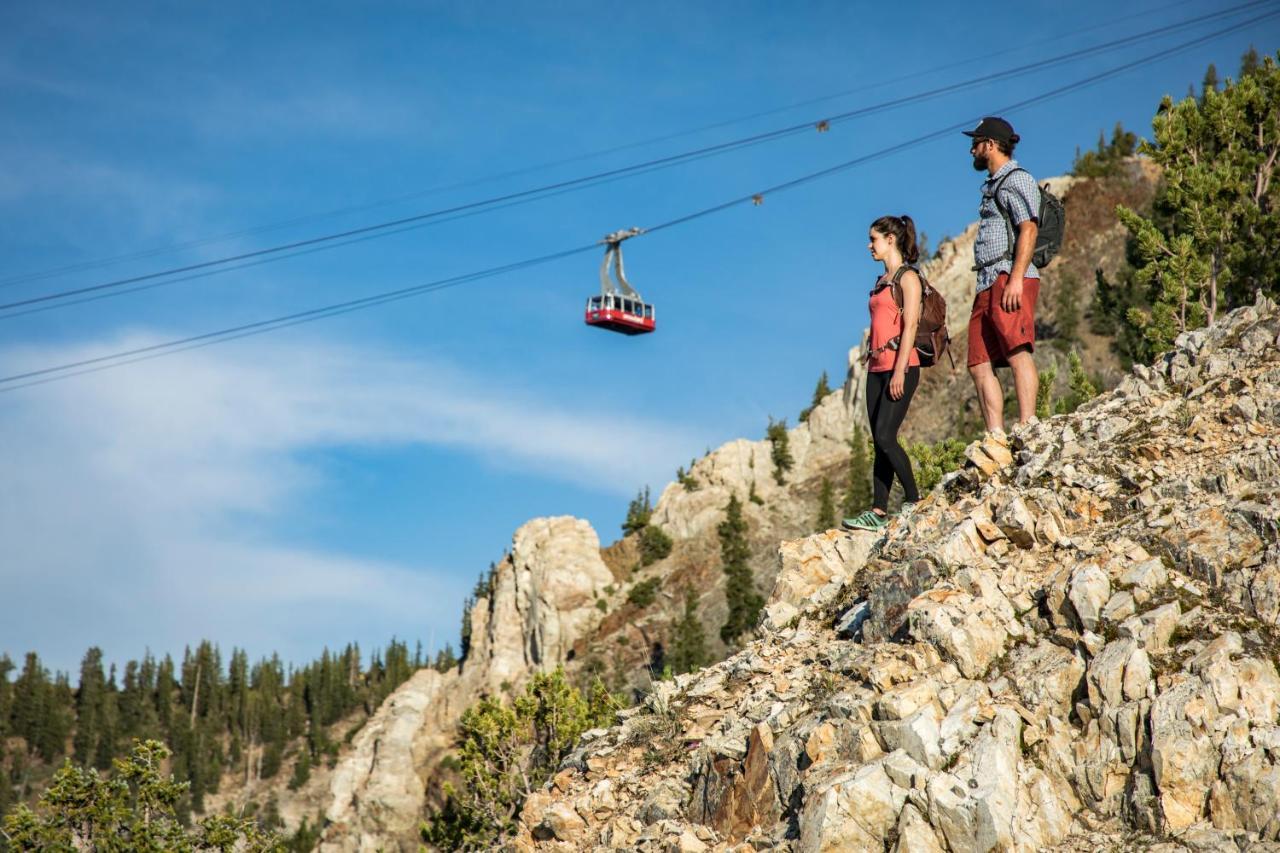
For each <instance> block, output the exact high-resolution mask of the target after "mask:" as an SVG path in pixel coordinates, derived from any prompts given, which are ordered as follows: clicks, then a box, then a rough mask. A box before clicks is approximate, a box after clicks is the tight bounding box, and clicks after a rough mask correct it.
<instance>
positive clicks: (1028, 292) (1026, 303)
mask: <svg viewBox="0 0 1280 853" xmlns="http://www.w3.org/2000/svg"><path fill="white" fill-rule="evenodd" d="M964 134H965V135H966V136H968V137H970V138H972V140H973V144H972V145H971V146H970V148H969V153H970V154H971V155H973V168H974V169H975V170H977V171H979V172H981V171H984V170H985V171H986V173H987V180H986V181H984V182H983V184H982V203H981V204H980V205H979V207H978V213H979V221H978V239H977V241H976V242H975V243H974V246H973V260H974V266H973V269H974V270H976V271H977V273H978V284H977V295H976V296H975V297H974V300H973V313H972V314H971V315H970V317H969V358H968V365H969V375H970V376H972V377H973V384H974V387H975V388H976V389H977V391H978V402H979V404H980V405H981V406H982V419H983V421H985V422H986V426H987V431H988V432H991V433H994V434H996V435H997V436H1003V435H1004V393H1003V392H1002V391H1001V389H1000V381H999V380H998V379H996V374H995V368H997V367H1009V368H1010V369H1011V370H1012V371H1013V388H1014V393H1015V394H1016V395H1017V398H1018V425H1019V426H1021V425H1023V424H1026V423H1028V422H1029V421H1030V420H1031V419H1032V418H1033V417H1035V411H1036V385H1037V383H1038V381H1039V378H1038V376H1037V374H1036V364H1035V361H1033V360H1032V358H1031V353H1032V350H1034V349H1035V342H1036V319H1035V305H1036V297H1037V296H1038V295H1039V292H1040V272H1039V271H1038V270H1037V269H1036V268H1035V265H1034V264H1032V262H1031V256H1032V255H1033V254H1034V253H1035V247H1036V235H1037V233H1038V229H1039V222H1038V220H1037V218H1036V217H1037V215H1038V213H1039V211H1040V189H1039V187H1037V186H1036V182H1035V178H1033V177H1032V176H1031V175H1030V173H1028V172H1027V171H1026V170H1025V169H1022V168H1020V167H1019V166H1018V162H1017V161H1016V160H1014V159H1013V149H1014V147H1015V146H1016V145H1017V144H1018V141H1019V137H1018V134H1016V133H1014V132H1013V126H1012V125H1010V124H1009V122H1007V121H1005V120H1004V119H1002V118H998V117H995V116H988V117H986V118H984V119H983V120H982V121H980V122H978V126H977V127H975V128H974V129H973V130H966V131H964ZM1006 217H1007V218H1006ZM1010 243H1012V244H1013V245H1010Z"/></svg>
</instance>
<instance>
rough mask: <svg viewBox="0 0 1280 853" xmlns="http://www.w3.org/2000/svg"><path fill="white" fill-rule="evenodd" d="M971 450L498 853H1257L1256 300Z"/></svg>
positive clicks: (1270, 465)
mask: <svg viewBox="0 0 1280 853" xmlns="http://www.w3.org/2000/svg"><path fill="white" fill-rule="evenodd" d="M1010 450H1011V452H1012V457H1014V458H1010V457H1009V455H1008V453H1009V451H1010ZM969 452H970V458H971V463H970V465H969V467H967V468H966V469H965V470H964V471H961V472H957V474H955V475H952V476H951V477H950V478H949V482H948V483H947V484H946V485H945V487H944V488H941V489H939V490H937V491H935V492H934V493H933V494H932V495H931V496H930V497H929V498H928V499H926V501H925V502H923V505H922V506H921V507H920V509H919V510H918V511H917V513H916V515H915V517H914V518H913V519H912V520H911V522H910V523H906V522H902V521H898V522H895V523H894V524H893V525H891V526H890V528H889V529H888V531H887V532H886V533H885V534H884V535H883V536H881V537H876V536H875V535H874V534H844V533H839V532H834V531H833V532H828V533H824V534H818V535H817V536H815V537H811V538H810V540H809V543H808V546H807V547H809V548H810V549H811V550H812V552H813V554H814V557H813V559H817V560H822V561H823V562H824V563H825V564H826V565H825V572H817V573H814V572H812V571H808V572H806V570H805V569H804V568H803V566H802V565H801V564H800V563H793V564H792V565H791V568H790V569H788V570H787V571H786V572H784V574H783V575H782V576H781V578H780V581H779V584H778V596H779V598H776V599H775V601H774V602H771V603H772V604H777V603H778V602H779V601H785V602H786V603H788V604H789V605H790V606H792V607H794V608H796V617H795V618H794V619H793V620H792V621H791V622H789V623H788V624H787V625H785V626H779V627H775V628H773V629H769V630H767V631H766V634H765V636H764V637H763V638H762V639H760V640H758V641H755V642H753V643H750V644H749V645H748V646H747V647H746V648H745V649H744V650H743V651H741V652H739V653H738V654H735V655H734V656H732V657H730V658H729V659H727V660H725V661H723V662H722V663H719V664H716V665H714V666H712V667H709V668H707V669H705V670H702V671H700V672H698V673H694V674H691V675H689V676H682V677H679V678H677V679H676V680H675V682H674V683H661V684H658V685H655V689H654V691H653V692H652V693H651V694H650V696H649V697H648V699H647V700H646V702H645V703H644V705H643V706H641V707H640V708H637V709H633V710H632V711H628V712H625V713H624V714H622V715H620V717H623V718H624V719H623V720H622V722H621V723H620V724H619V725H617V726H615V727H614V728H611V729H608V730H597V731H595V732H592V733H590V736H589V737H588V738H587V739H586V741H587V742H586V744H585V745H584V746H583V747H582V748H581V749H580V750H579V751H578V753H576V754H575V755H574V756H572V757H571V758H570V760H568V761H567V762H566V763H565V765H564V766H563V767H562V769H561V772H560V773H559V774H558V775H557V776H556V777H555V779H554V781H553V782H552V783H550V784H549V785H548V786H547V788H546V789H545V790H543V791H541V792H539V793H538V794H536V795H535V796H534V797H532V798H530V800H529V801H528V802H527V803H526V807H525V811H524V815H523V820H522V824H521V833H520V835H519V837H518V838H516V839H515V840H514V841H513V842H512V843H511V845H510V848H511V849H516V850H590V849H617V848H622V847H625V848H627V849H640V850H645V849H654V850H657V849H662V850H683V851H697V850H707V849H717V850H720V849H731V848H733V847H734V846H735V845H737V844H739V843H741V842H744V841H747V842H750V845H751V846H750V848H745V849H761V848H762V847H770V848H774V849H788V850H804V851H818V850H875V851H882V850H886V849H894V850H903V851H905V850H912V851H915V850H991V849H1001V850H1044V849H1051V848H1054V847H1055V846H1061V847H1062V848H1063V849H1081V850H1083V849H1086V848H1087V849H1097V847H1098V846H1100V845H1106V846H1110V847H1114V846H1123V847H1131V846H1135V845H1143V846H1145V845H1148V844H1156V843H1157V842H1159V841H1161V840H1162V839H1170V840H1169V841H1168V843H1167V844H1166V845H1165V846H1164V847H1163V848H1162V849H1169V850H1173V849H1238V848H1237V845H1240V849H1242V848H1243V846H1246V845H1249V844H1256V843H1261V842H1275V841H1276V840H1277V838H1280V817H1278V816H1280V726H1277V719H1278V717H1280V675H1277V670H1276V659H1277V653H1278V652H1280V626H1278V623H1280V310H1278V309H1277V307H1276V305H1275V304H1274V303H1272V302H1269V301H1266V300H1263V299H1260V300H1259V302H1258V304H1257V305H1256V306H1254V307H1250V308H1244V309H1240V310H1238V311H1236V312H1234V313H1233V314H1231V315H1230V316H1229V317H1227V318H1225V319H1224V320H1223V321H1222V322H1221V323H1220V324H1219V325H1218V326H1216V327H1215V328H1213V329H1212V330H1208V331H1200V332H1195V333H1191V334H1187V335H1184V336H1183V337H1182V338H1180V339H1179V341H1178V348H1177V349H1176V350H1175V351H1174V352H1172V353H1169V354H1167V355H1166V357H1165V358H1164V359H1163V360H1162V362H1161V363H1160V364H1158V365H1156V366H1155V367H1154V368H1146V367H1141V366H1139V367H1137V368H1135V370H1134V372H1133V374H1132V375H1131V376H1129V377H1126V378H1125V379H1124V381H1122V382H1121V383H1120V385H1119V387H1118V388H1117V389H1116V390H1115V391H1114V392H1112V393H1109V394H1106V395H1104V396H1102V397H1099V398H1097V399H1095V400H1094V401H1093V402H1091V403H1089V404H1087V405H1086V406H1084V407H1083V408H1082V409H1081V410H1080V411H1078V412H1077V413H1075V414H1073V415H1069V416H1058V417H1055V418H1053V419H1051V420H1049V421H1046V422H1044V423H1041V424H1039V425H1037V426H1035V427H1034V428H1031V429H1029V430H1026V431H1025V432H1023V433H1022V434H1020V435H1019V436H1018V437H1017V438H1015V440H1014V443H1013V446H1012V448H1010V449H1006V448H1004V447H1003V445H999V444H996V443H993V442H990V441H988V442H987V443H985V444H983V443H975V444H974V445H973V446H972V447H971V448H970V451H969ZM1006 460H1007V462H1008V464H1006V465H1003V466H1002V465H1000V464H999V463H1001V462H1004V461H1006ZM868 539H872V540H874V541H873V542H868V541H867V540H868ZM842 542H843V546H842V544H841V543H842ZM859 546H861V547H859ZM788 547H791V548H792V549H793V550H794V549H795V548H796V547H797V546H795V545H794V544H793V545H790V546H784V552H785V551H786V549H787V548H788ZM806 575H808V576H810V577H809V579H808V580H807V581H806V579H805V576H806ZM824 576H829V577H830V578H832V579H833V580H832V581H830V582H828V583H827V584H826V585H825V589H826V592H825V593H823V594H819V590H820V589H822V588H823V587H821V586H820V585H821V584H822V583H823V577H824ZM788 599H789V600H788ZM1175 836H1176V839H1177V840H1172V839H1173V838H1174V837H1175Z"/></svg>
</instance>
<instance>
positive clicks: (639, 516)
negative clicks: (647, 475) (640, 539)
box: [622, 486, 653, 536]
mask: <svg viewBox="0 0 1280 853" xmlns="http://www.w3.org/2000/svg"><path fill="white" fill-rule="evenodd" d="M652 516H653V504H651V503H650V502H649V487H648V486H645V487H644V488H643V489H642V490H640V491H639V492H638V493H637V494H636V496H635V498H634V499H633V500H632V501H631V503H630V504H628V505H627V517H626V520H624V521H623V522H622V533H623V535H625V536H630V535H631V534H632V533H639V532H640V531H641V530H643V529H644V527H645V525H647V524H648V523H649V519H650V517H652Z"/></svg>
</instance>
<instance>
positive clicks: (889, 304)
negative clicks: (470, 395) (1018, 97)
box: [867, 276, 920, 373]
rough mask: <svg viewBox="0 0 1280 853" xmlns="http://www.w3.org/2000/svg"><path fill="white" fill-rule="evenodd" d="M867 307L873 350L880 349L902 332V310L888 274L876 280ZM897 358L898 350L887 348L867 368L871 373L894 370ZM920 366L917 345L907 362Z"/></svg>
mask: <svg viewBox="0 0 1280 853" xmlns="http://www.w3.org/2000/svg"><path fill="white" fill-rule="evenodd" d="M867 309H868V310H869V311H870V312H871V349H872V350H876V349H879V348H880V347H882V346H884V345H885V344H887V343H889V341H891V340H893V339H894V338H896V337H899V336H900V335H901V334H902V312H901V311H899V310H898V303H896V302H894V301H893V287H892V280H891V279H890V278H889V277H888V276H881V277H880V278H879V279H877V280H876V286H875V289H873V290H872V291H871V301H870V302H869V303H867ZM897 360H898V351H897V350H894V349H887V350H885V351H884V352H882V353H880V354H879V355H877V356H875V357H874V358H872V359H871V363H870V364H868V365H867V370H868V372H870V373H882V372H884V371H886V370H893V365H894V364H895V363H896V362H897ZM919 366H920V353H918V352H916V348H915V347H912V348H911V360H910V361H908V362H907V367H919Z"/></svg>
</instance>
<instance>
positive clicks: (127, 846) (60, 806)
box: [3, 741, 280, 853]
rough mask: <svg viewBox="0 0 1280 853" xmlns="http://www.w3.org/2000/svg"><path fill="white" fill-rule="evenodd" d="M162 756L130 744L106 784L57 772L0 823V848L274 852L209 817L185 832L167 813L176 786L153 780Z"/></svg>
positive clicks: (248, 823) (263, 837) (234, 824)
mask: <svg viewBox="0 0 1280 853" xmlns="http://www.w3.org/2000/svg"><path fill="white" fill-rule="evenodd" d="M168 756H169V752H168V750H167V749H166V748H165V746H164V744H162V743H159V742H157V741H146V742H143V743H139V744H136V745H135V746H134V748H133V752H132V754H131V755H130V756H129V757H128V758H127V759H121V760H117V762H116V764H115V772H114V774H112V776H111V777H107V776H105V775H99V774H98V773H97V772H96V771H93V770H86V769H83V768H80V767H76V766H74V765H72V764H70V763H67V764H64V765H63V767H62V768H61V769H60V770H58V772H57V773H56V774H54V777H53V783H52V784H51V785H50V787H49V789H48V790H47V791H46V792H45V793H44V794H43V795H42V796H41V798H40V803H39V806H38V809H37V810H34V811H33V810H32V809H30V808H28V807H27V806H26V805H20V806H18V808H16V809H14V811H13V812H12V813H11V814H9V815H8V817H6V818H5V819H4V823H3V829H4V836H5V838H6V839H7V842H8V845H9V846H10V848H11V849H13V850H15V851H33V853H34V851H43V850H108V849H109V850H175V851H192V850H243V851H246V853H260V851H261V853H265V851H268V850H271V851H274V850H278V849H280V840H279V839H278V838H276V837H275V836H273V835H271V834H269V833H268V834H264V833H262V832H261V831H260V830H259V829H258V828H257V826H255V825H254V823H253V821H252V820H249V819H238V818H232V817H227V816H224V815H215V816H213V817H209V818H205V819H204V820H203V821H201V823H200V825H199V826H198V827H196V828H195V829H193V830H190V831H188V830H186V829H185V828H184V827H183V825H182V822H181V820H180V817H181V816H180V814H179V812H178V810H177V809H176V807H175V806H176V804H177V803H178V802H179V801H180V800H182V798H183V794H184V785H183V784H182V783H181V782H178V781H177V780H175V779H174V778H173V776H169V777H167V778H166V777H164V776H162V775H161V773H160V768H161V766H163V764H164V761H165V759H166V758H167V757H168ZM104 842H106V843H105V844H104Z"/></svg>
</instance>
